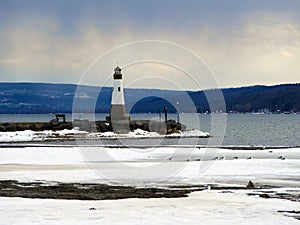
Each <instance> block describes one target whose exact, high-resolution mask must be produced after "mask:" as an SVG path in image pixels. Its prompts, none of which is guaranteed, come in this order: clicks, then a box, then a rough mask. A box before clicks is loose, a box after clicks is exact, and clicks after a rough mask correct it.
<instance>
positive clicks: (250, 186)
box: [247, 180, 255, 188]
mask: <svg viewBox="0 0 300 225" xmlns="http://www.w3.org/2000/svg"><path fill="white" fill-rule="evenodd" d="M247 188H255V186H254V184H253V182H252V181H251V180H249V182H248V184H247Z"/></svg>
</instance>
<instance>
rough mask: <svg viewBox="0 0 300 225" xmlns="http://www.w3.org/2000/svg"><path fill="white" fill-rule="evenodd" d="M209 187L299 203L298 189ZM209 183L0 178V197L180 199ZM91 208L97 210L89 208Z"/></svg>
mask: <svg viewBox="0 0 300 225" xmlns="http://www.w3.org/2000/svg"><path fill="white" fill-rule="evenodd" d="M209 188H210V189H211V190H219V191H220V192H222V193H231V192H233V191H234V190H249V193H248V195H257V196H259V197H261V198H279V199H285V200H290V201H297V202H300V192H299V191H294V190H290V191H289V190H286V192H285V193H278V192H276V191H274V190H272V188H276V187H274V186H266V185H264V186H258V185H255V186H251V185H250V186H249V183H248V185H247V186H244V187H243V186H231V187H228V186H226V187H225V186H219V185H209ZM207 189H208V185H183V186H180V185H176V186H167V187H165V188H152V187H151V188H148V187H143V188H138V187H130V186H119V185H107V184H96V183H90V184H84V183H55V184H48V183H43V182H18V181H15V180H3V181H0V197H22V198H41V199H69V200H71V199H73V200H116V199H126V198H182V197H187V196H188V194H189V193H191V192H194V191H204V190H207ZM90 210H96V209H95V208H91V209H90ZM278 212H280V213H282V214H283V215H284V216H288V217H292V218H294V219H297V220H300V211H299V210H292V211H286V210H278Z"/></svg>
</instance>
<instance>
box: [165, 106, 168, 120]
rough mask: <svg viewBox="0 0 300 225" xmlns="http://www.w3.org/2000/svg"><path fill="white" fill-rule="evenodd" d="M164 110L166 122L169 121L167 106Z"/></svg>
mask: <svg viewBox="0 0 300 225" xmlns="http://www.w3.org/2000/svg"><path fill="white" fill-rule="evenodd" d="M164 112H165V122H167V121H168V114H167V106H164Z"/></svg>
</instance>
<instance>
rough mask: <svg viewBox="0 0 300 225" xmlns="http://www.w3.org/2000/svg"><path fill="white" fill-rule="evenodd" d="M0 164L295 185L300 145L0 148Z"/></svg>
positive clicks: (60, 172)
mask: <svg viewBox="0 0 300 225" xmlns="http://www.w3.org/2000/svg"><path fill="white" fill-rule="evenodd" d="M281 157H285V160H282V159H281ZM0 168H1V170H0V176H1V179H2V180H3V179H16V180H20V181H34V180H45V181H61V182H102V183H103V182H104V183H109V182H118V183H121V184H128V183H129V184H134V185H144V184H147V185H150V184H151V183H153V184H154V185H164V184H184V183H186V184H203V183H205V184H207V183H222V184H224V183H228V184H241V185H244V184H246V183H247V182H248V180H253V181H254V182H256V183H263V184H274V185H280V186H298V187H300V179H299V174H300V149H299V148H292V149H274V150H226V149H214V148H208V149H205V148H201V149H199V148H184V147H178V148H175V147H161V148H108V147H25V148H0Z"/></svg>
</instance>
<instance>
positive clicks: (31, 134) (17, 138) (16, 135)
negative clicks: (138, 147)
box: [0, 128, 209, 142]
mask: <svg viewBox="0 0 300 225" xmlns="http://www.w3.org/2000/svg"><path fill="white" fill-rule="evenodd" d="M57 137H59V138H64V137H80V138H89V139H93V138H104V139H115V138H130V139H131V138H132V139H133V138H168V137H170V138H172V137H175V138H180V137H183V138H187V137H209V133H207V132H202V131H199V130H189V131H184V132H181V133H174V134H169V135H160V134H158V133H156V132H148V131H145V130H141V129H136V130H134V131H130V132H129V133H127V134H117V133H114V132H103V133H88V132H86V131H80V130H79V129H78V128H74V129H72V130H66V129H65V130H60V131H50V130H48V131H40V132H36V131H31V130H25V131H16V132H0V142H30V141H42V140H47V139H53V138H57Z"/></svg>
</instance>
